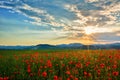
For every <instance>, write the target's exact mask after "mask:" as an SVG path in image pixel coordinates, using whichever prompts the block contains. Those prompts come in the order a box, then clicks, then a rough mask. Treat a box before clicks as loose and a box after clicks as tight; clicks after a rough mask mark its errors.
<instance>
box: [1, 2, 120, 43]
mask: <svg viewBox="0 0 120 80" xmlns="http://www.w3.org/2000/svg"><path fill="white" fill-rule="evenodd" d="M119 34H120V1H119V0H110V1H109V0H104V1H103V0H75V1H74V0H73V1H72V0H71V1H68V0H51V1H47V0H0V45H36V44H67V43H75V42H78V43H84V44H85V43H86V39H84V40H83V37H84V36H89V37H91V36H94V38H95V40H93V41H92V44H95V43H101V44H102V43H113V42H114V43H116V42H120V35H119ZM98 41H99V42H98Z"/></svg>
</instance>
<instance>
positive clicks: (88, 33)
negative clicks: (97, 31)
mask: <svg viewBox="0 0 120 80" xmlns="http://www.w3.org/2000/svg"><path fill="white" fill-rule="evenodd" d="M93 32H94V28H93V27H85V28H84V33H85V34H86V35H91V34H92V33H93Z"/></svg>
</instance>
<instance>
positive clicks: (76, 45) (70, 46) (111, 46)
mask: <svg viewBox="0 0 120 80" xmlns="http://www.w3.org/2000/svg"><path fill="white" fill-rule="evenodd" d="M88 48H89V49H120V43H113V44H93V45H83V44H81V43H70V44H60V45H49V44H38V45H34V46H0V49H16V50H18V49H19V50H23V49H32V50H36V49H88Z"/></svg>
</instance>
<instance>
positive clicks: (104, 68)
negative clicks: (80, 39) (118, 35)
mask: <svg viewBox="0 0 120 80" xmlns="http://www.w3.org/2000/svg"><path fill="white" fill-rule="evenodd" d="M119 53H120V50H89V51H88V50H78V49H76V50H72V49H64V50H62V49H61V50H60V49H59V50H58V49H56V50H0V79H1V80H3V78H8V79H9V80H67V79H70V80H75V79H76V80H77V79H78V80H109V79H112V80H118V79H119V78H120V74H119V71H120V54H119ZM28 70H30V71H28ZM44 72H45V73H46V75H45V74H44ZM44 75H45V76H44ZM55 76H57V77H56V79H55V78H54V77H55ZM58 78H59V79H58Z"/></svg>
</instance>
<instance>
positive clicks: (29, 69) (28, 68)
mask: <svg viewBox="0 0 120 80" xmlns="http://www.w3.org/2000/svg"><path fill="white" fill-rule="evenodd" d="M27 72H28V73H30V72H31V66H30V65H28V66H27Z"/></svg>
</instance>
